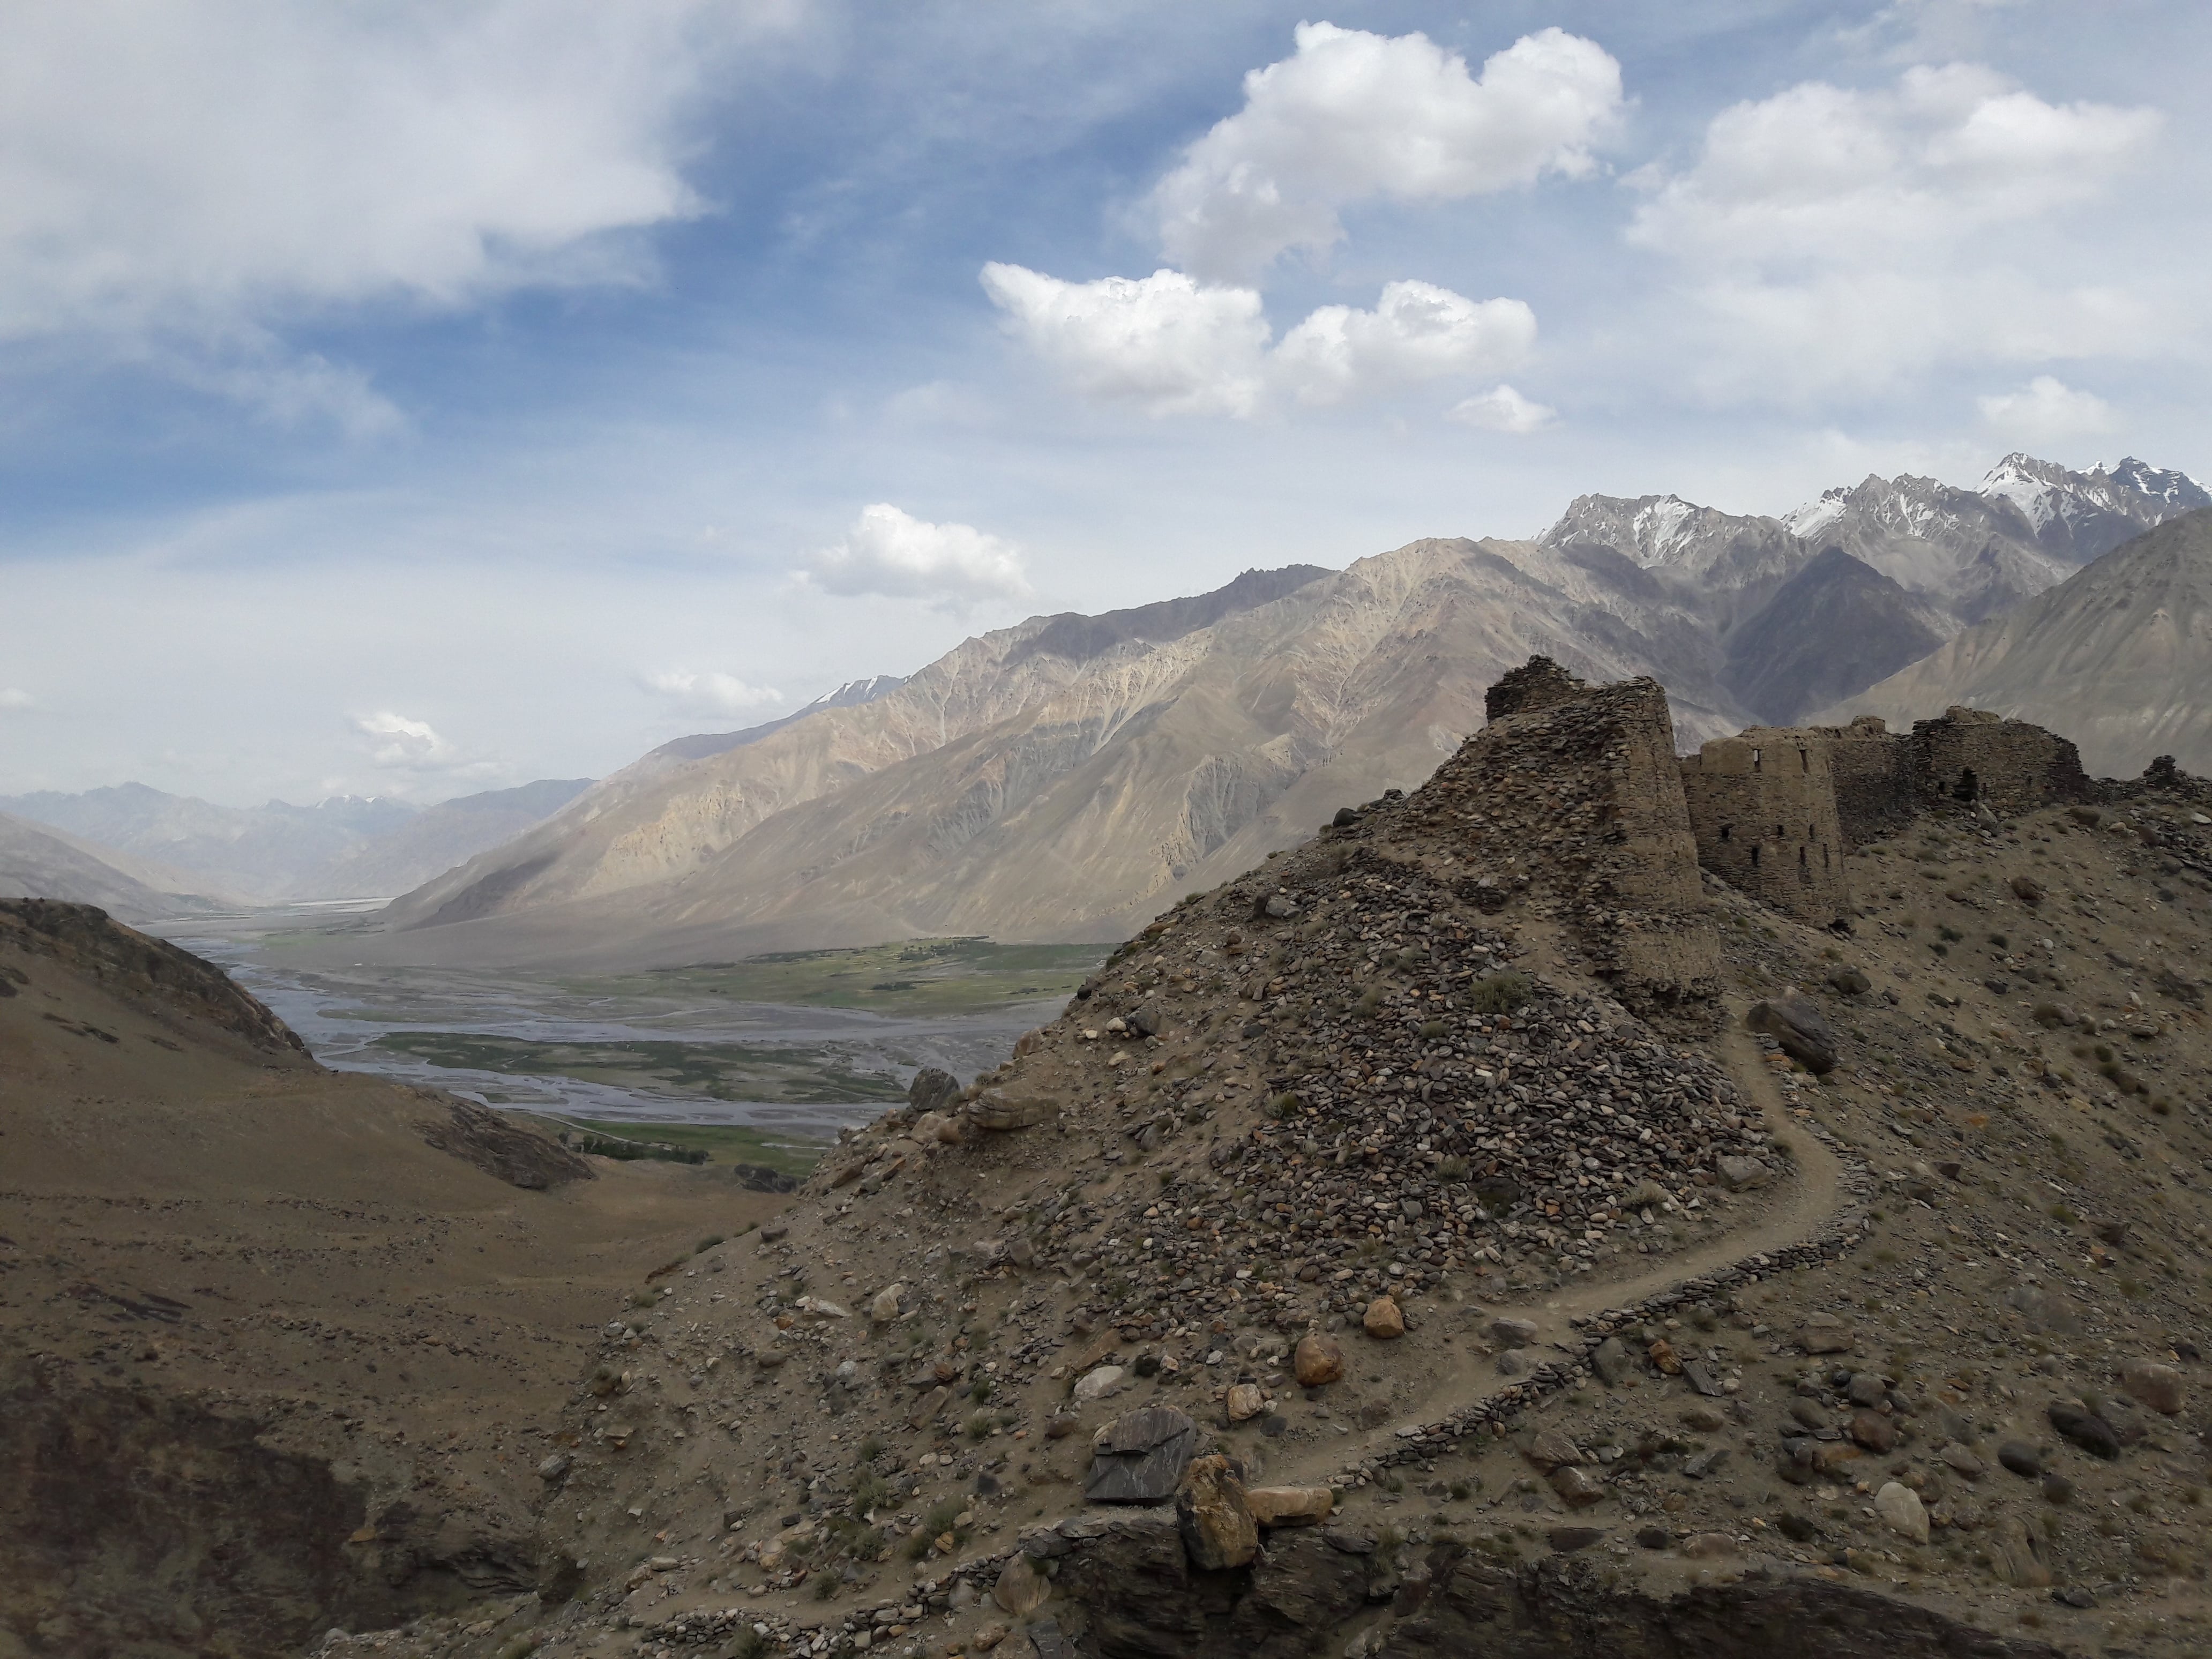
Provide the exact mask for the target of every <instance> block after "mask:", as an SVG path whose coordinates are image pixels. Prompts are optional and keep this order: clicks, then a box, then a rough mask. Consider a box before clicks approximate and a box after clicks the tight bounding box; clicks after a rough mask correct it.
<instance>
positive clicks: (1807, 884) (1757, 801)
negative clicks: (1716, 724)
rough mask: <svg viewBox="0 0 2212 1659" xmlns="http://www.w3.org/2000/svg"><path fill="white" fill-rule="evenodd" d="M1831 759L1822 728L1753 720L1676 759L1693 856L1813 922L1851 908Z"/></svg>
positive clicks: (1839, 917)
mask: <svg viewBox="0 0 2212 1659" xmlns="http://www.w3.org/2000/svg"><path fill="white" fill-rule="evenodd" d="M1829 756H1830V742H1829V738H1828V734H1827V733H1826V732H1820V731H1804V730H1797V729H1794V728H1790V727H1784V726H1753V727H1752V728H1750V729H1749V730H1748V731H1747V732H1744V733H1743V734H1742V735H1741V736H1740V737H1734V738H1715V739H1714V740H1713V741H1712V742H1711V743H1708V744H1705V746H1704V747H1703V748H1702V749H1700V750H1699V751H1698V752H1697V753H1696V754H1694V755H1686V756H1685V757H1683V759H1682V790H1683V793H1684V796H1685V798H1686V801H1687V804H1688V807H1689V813H1690V823H1691V828H1692V833H1693V834H1694V835H1695V836H1696V837H1697V846H1698V861H1699V863H1700V864H1702V865H1704V866H1705V868H1706V869H1708V870H1710V871H1711V872H1713V873H1714V874H1715V875H1717V876H1718V877H1720V878H1721V879H1722V880H1723V881H1725V882H1727V883H1728V884H1729V885H1730V886H1732V887H1735V888H1736V889H1738V890H1740V891H1742V892H1746V893H1749V894H1751V895H1752V896H1753V897H1755V898H1757V899H1759V901H1760V902H1763V903H1766V904H1771V905H1772V906H1773V907H1774V908H1776V909H1778V910H1780V911H1782V912H1783V913H1784V915H1792V916H1795V917H1796V918H1797V919H1798V920H1799V921H1807V922H1811V923H1813V924H1814V925H1815V926H1818V927H1826V926H1827V925H1828V924H1830V923H1832V922H1836V921H1845V920H1848V919H1849V917H1850V914H1851V901H1850V887H1849V885H1848V884H1847V883H1846V881H1845V878H1844V831H1843V825H1842V823H1841V821H1840V819H1839V817H1838V812H1837V806H1836V783H1835V777H1834V775H1833V773H1832V771H1831V769H1830V766H1829Z"/></svg>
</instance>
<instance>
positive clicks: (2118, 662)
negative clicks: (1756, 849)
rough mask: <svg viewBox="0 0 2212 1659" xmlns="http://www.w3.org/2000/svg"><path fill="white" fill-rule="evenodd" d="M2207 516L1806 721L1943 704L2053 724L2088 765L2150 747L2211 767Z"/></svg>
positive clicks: (1897, 713) (2210, 536) (2164, 529)
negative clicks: (1964, 704) (2078, 745)
mask: <svg viewBox="0 0 2212 1659" xmlns="http://www.w3.org/2000/svg"><path fill="white" fill-rule="evenodd" d="M2208 691H2212V512H2208V511H2204V510H2202V509H2200V510H2198V511H2197V512H2193V513H2185V514H2184V515H2182V516H2181V517H2179V518H2178V519H2173V520H2168V521H2167V522H2166V523H2165V524H2162V525H2160V526H2158V528H2156V529H2155V530H2153V531H2151V532H2149V533H2148V535H2145V536H2141V537H2138V538H2136V540H2134V541H2132V542H2130V543H2128V544H2126V545H2125V546H2124V547H2122V548H2120V549H2119V550H2118V551H2116V552H2113V553H2111V554H2109V555H2107V556H2106V557H2104V558H2101V559H2099V560H2098V561H2097V562H2095V563H2093V564H2091V565H2088V566H2087V567H2085V568H2082V569H2081V570H2080V571H2078V572H2077V573H2075V574H2074V575H2072V576H2070V577H2069V578H2068V579H2067V580H2065V581H2063V582H2062V583H2061V584H2059V585H2058V586H2056V587H2053V588H2051V589H2049V590H2048V591H2047V592H2043V593H2040V594H2039V595H2037V596H2036V597H2035V598H2033V599H2028V600H2027V601H2026V602H2024V603H2022V604H2021V605H2015V606H2014V607H2013V608H2012V609H2011V610H2010V611H2006V612H2004V613H2003V614H2002V615H2001V616H1996V617H1991V618H1990V620H1988V621H1987V622H1984V623H1981V624H1980V625H1979V626H1978V627H1975V628H1972V629H1967V630H1966V632H1965V633H1963V634H1960V635H1958V636H1957V637H1956V638H1954V639H1952V640H1950V641H1947V642H1946V643H1945V644H1944V645H1943V646H1942V647H1940V648H1939V649H1937V650H1936V651H1935V652H1934V653H1931V654H1929V656H1927V657H1925V658H1923V659H1921V660H1920V661H1918V662H1916V663H1914V664H1913V665H1911V667H1909V668H1907V669H1905V671H1903V672H1901V673H1898V674H1893V675H1892V676H1890V677H1889V678H1887V679H1885V680H1883V681H1882V682H1881V684H1878V685H1875V686H1871V687H1869V688H1868V689H1867V690H1864V691H1863V692H1861V693H1859V694H1858V695H1857V696H1853V697H1850V698H1848V699H1846V700H1844V702H1841V703H1839V704H1838V706H1837V707H1836V708H1833V709H1832V710H1830V711H1828V713H1826V714H1823V715H1822V716H1821V717H1820V718H1821V719H1822V720H1849V719H1850V718H1851V717H1852V716H1853V715H1856V714H1879V715H1881V716H1882V717H1883V718H1884V719H1886V720H1889V721H1890V722H1891V723H1892V724H1893V725H1901V724H1903V723H1905V722H1907V721H1910V720H1914V719H1916V718H1924V717H1925V716H1927V715H1929V714H1936V713H1939V712H1940V711H1942V709H1944V708H1948V707H1949V706H1950V705H1952V704H1954V703H1966V704H1969V705H1971V706H1972V707H1974V708H1988V709H1992V710H1994V711H1996V713H1998V714H2008V715H2012V716H2015V717H2016V718H2018V719H2021V720H2033V721H2035V722H2036V723H2037V724H2039V725H2041V726H2051V727H2053V728H2054V729H2057V730H2061V731H2063V732H2067V733H2068V734H2069V735H2070V736H2071V737H2073V738H2075V741H2076V742H2077V743H2078V744H2080V746H2081V758H2082V761H2083V763H2085V764H2086V765H2087V767H2088V769H2090V770H2091V771H2093V772H2099V773H2103V774H2106V775H2111V776H2115V777H2132V776H2134V775H2136V774H2137V773H2140V772H2141V771H2142V769H2143V768H2144V767H2145V766H2146V765H2148V763H2150V762H2151V761H2152V760H2153V759H2154V758H2155V757H2158V756H2160V755H2172V757H2174V758H2175V759H2176V761H2177V762H2178V763H2179V764H2180V766H2181V768H2182V769H2183V770H2185V771H2189V772H2195V773H2197V774H2199V775H2203V774H2206V773H2212V696H2208V695H2207V692H2208Z"/></svg>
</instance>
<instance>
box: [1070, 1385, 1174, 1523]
mask: <svg viewBox="0 0 2212 1659" xmlns="http://www.w3.org/2000/svg"><path fill="white" fill-rule="evenodd" d="M1197 1451H1198V1425H1197V1424H1195V1423H1194V1422H1192V1421H1191V1420H1190V1419H1189V1418H1188V1417H1187V1416H1185V1415H1184V1414H1183V1413H1181V1412H1179V1411H1177V1410H1176V1408H1175V1407H1172V1406H1145V1407H1139V1409H1137V1410H1136V1411H1133V1412H1125V1413H1122V1415H1121V1416H1120V1417H1117V1418H1115V1419H1114V1420H1113V1421H1112V1422H1110V1423H1109V1424H1107V1425H1105V1426H1104V1427H1103V1428H1101V1429H1100V1430H1099V1431H1098V1432H1097V1434H1095V1435H1093V1436H1092V1437H1091V1473H1090V1474H1088V1475H1087V1476H1085V1479H1084V1482H1083V1495H1084V1497H1085V1498H1087V1499H1089V1500H1090V1501H1091V1503H1093V1504H1164V1503H1165V1502H1166V1501H1167V1500H1168V1499H1169V1498H1172V1497H1174V1496H1175V1495H1176V1488H1178V1487H1179V1486H1182V1476H1183V1471H1184V1470H1185V1469H1187V1468H1189V1467H1190V1460H1191V1459H1192V1457H1194V1455H1196V1454H1197Z"/></svg>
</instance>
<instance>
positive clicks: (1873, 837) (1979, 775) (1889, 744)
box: [1681, 708, 2095, 927]
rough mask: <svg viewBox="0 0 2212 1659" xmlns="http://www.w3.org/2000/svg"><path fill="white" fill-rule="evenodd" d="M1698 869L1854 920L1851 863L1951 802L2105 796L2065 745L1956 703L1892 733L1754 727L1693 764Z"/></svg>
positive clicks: (1692, 758) (1998, 807)
mask: <svg viewBox="0 0 2212 1659" xmlns="http://www.w3.org/2000/svg"><path fill="white" fill-rule="evenodd" d="M1681 765H1682V790H1683V793H1684V795H1685V797H1686V801H1687V805H1688V808H1689V813H1690V823H1691V829H1692V833H1693V834H1694V835H1695V836H1696V838H1697V843H1698V862H1699V864H1700V865H1702V866H1704V867H1705V869H1707V870H1709V871H1711V872H1712V873H1713V874H1714V875H1716V876H1718V877H1719V878H1721V879H1722V880H1723V881H1725V882H1727V883H1728V884H1729V885H1730V886H1732V887H1735V888H1737V889H1739V890H1741V891H1743V892H1746V893H1748V894H1751V895H1752V896H1754V897H1756V898H1757V899H1759V901H1760V902H1762V903H1765V904H1769V905H1771V906H1772V907H1773V908H1776V909H1778V910H1780V911H1782V912H1783V913H1784V915H1791V916H1795V917H1796V918H1797V919H1798V920H1799V921H1808V922H1811V923H1814V925H1816V926H1820V927H1826V926H1829V925H1831V924H1833V923H1835V922H1838V921H1846V920H1848V919H1849V917H1850V915H1851V894H1850V881H1849V878H1848V875H1847V873H1846V872H1845V869H1844V854H1847V853H1853V852H1857V850H1858V849H1859V848H1862V847H1863V846H1865V845H1866V844H1867V843H1868V842H1872V841H1877V840H1880V839H1881V837H1882V836H1887V835H1891V834H1893V833H1894V832H1895V831H1897V830H1898V829H1901V828H1903V827H1904V825H1905V823H1908V822H1910V821H1911V818H1912V817H1914V816H1915V815H1916V814H1917V813H1920V812H1923V811H1927V810H1929V808H1931V807H1934V806H1936V805H1942V804H1943V803H1945V802H1954V803H1958V804H1960V805H1978V806H1982V807H1984V808H1986V809H1987V810H1988V811H1990V812H1993V813H1995V814H1996V815H1997V816H1999V817H2015V816H2017V815H2018V814H2020V813H2022V812H2027V811H2033V810H2034V809H2035V808H2036V807H2039V806H2043V805H2049V804H2050V803H2051V802H2053V801H2060V800H2087V799H2093V796H2094V793H2095V789H2094V786H2093V785H2092V784H2091V783H2090V781H2089V779H2088V776H2087V774H2085V773H2084V772H2083V771H2082V769H2081V754H2080V752H2079V751H2078V750H2076V749H2075V746H2074V745H2073V744H2070V743H2069V742H2068V741H2067V740H2066V739H2065V738H2062V737H2058V736H2056V735H2055V734H2053V733H2051V732H2046V731H2045V730H2044V729H2043V728H2042V727H2041V726H2031V725H2029V724H2028V723H2027V721H2026V720H2007V719H2005V718H2003V717H2002V716H2001V715H1997V714H1990V713H1989V712H1988V711H1987V710H1985V709H1979V708H1950V709H1948V710H1946V711H1945V712H1944V714H1942V716H1941V717H1939V718H1937V719H1935V720H1916V721H1914V722H1913V726H1912V730H1911V732H1909V733H1899V732H1892V731H1890V730H1889V728H1888V727H1887V726H1886V725H1885V724H1884V723H1883V722H1882V721H1881V720H1878V719H1876V718H1875V716H1873V715H1871V714H1862V715H1861V716H1859V718H1858V719H1857V720H1853V721H1852V722H1851V723H1850V725H1849V726H1752V727H1750V728H1749V729H1747V730H1746V731H1745V732H1742V733H1741V734H1740V735H1739V736H1736V737H1733V738H1716V739H1714V740H1713V741H1712V742H1711V743H1708V744H1705V745H1704V746H1703V747H1702V748H1700V749H1699V751H1698V752H1697V753H1696V754H1694V755H1685V756H1684V757H1682V763H1681Z"/></svg>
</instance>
